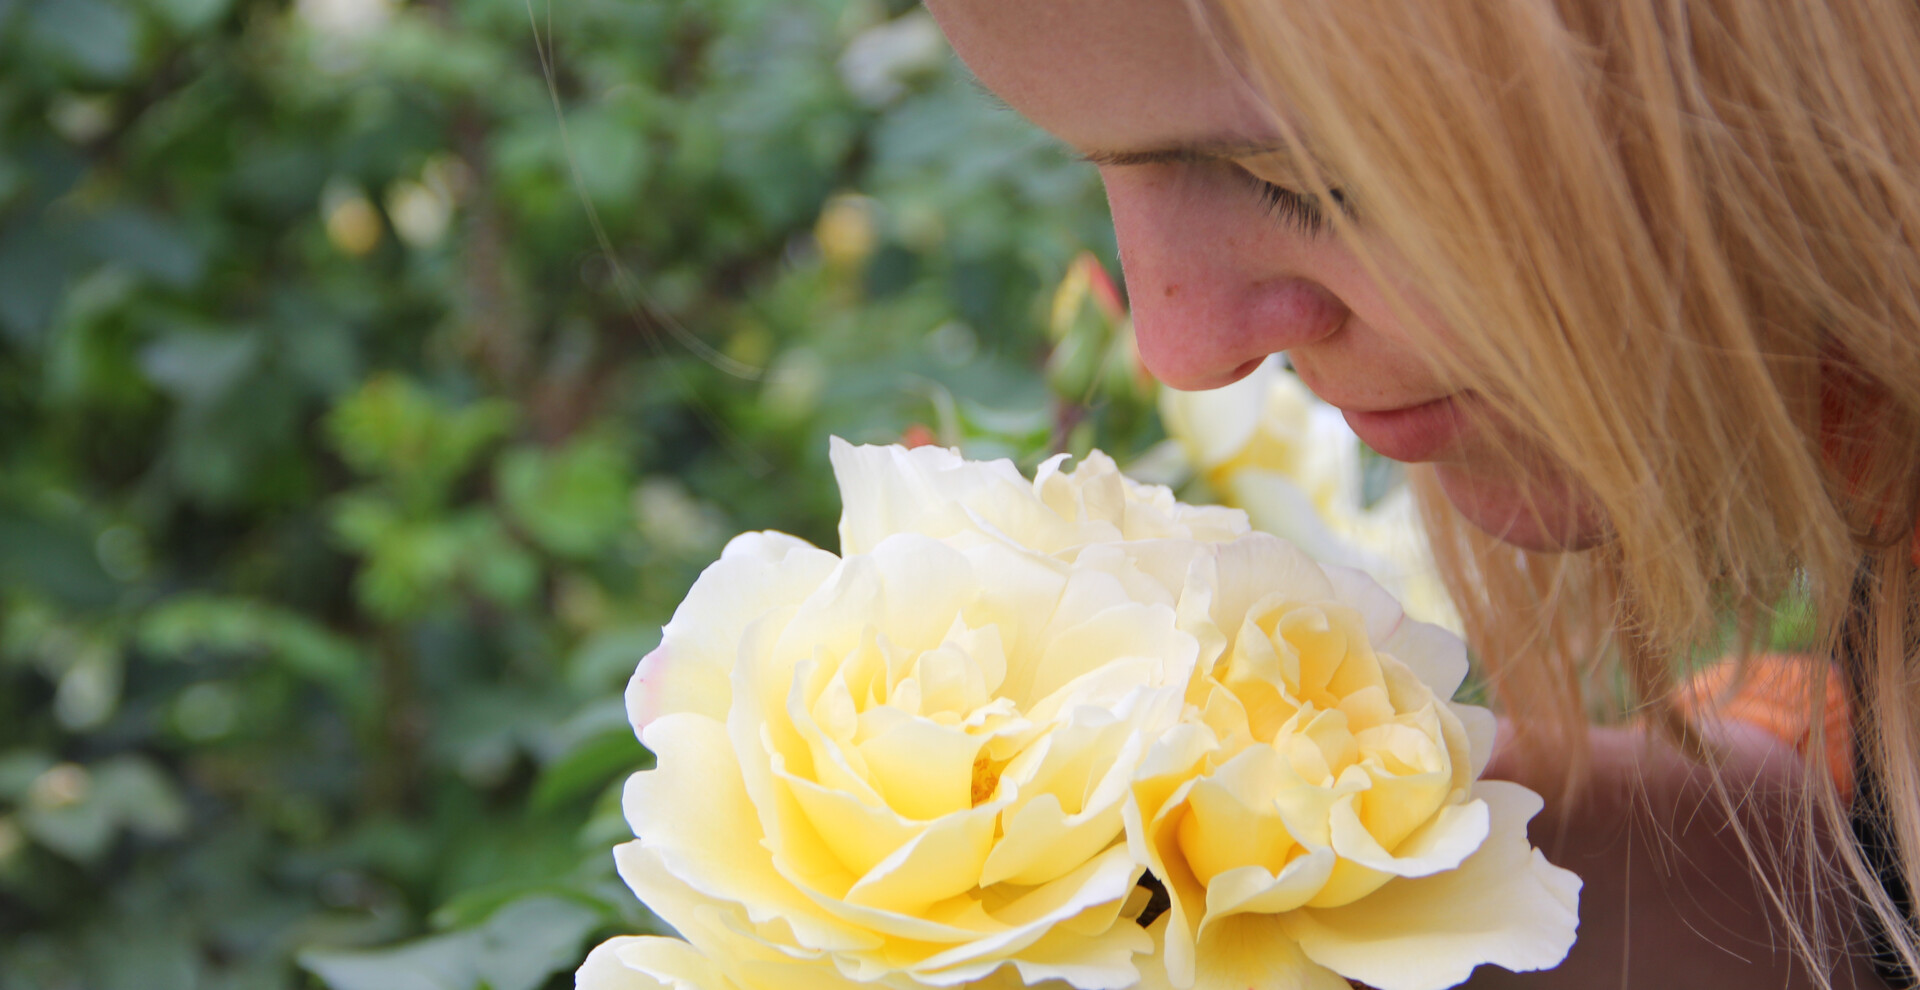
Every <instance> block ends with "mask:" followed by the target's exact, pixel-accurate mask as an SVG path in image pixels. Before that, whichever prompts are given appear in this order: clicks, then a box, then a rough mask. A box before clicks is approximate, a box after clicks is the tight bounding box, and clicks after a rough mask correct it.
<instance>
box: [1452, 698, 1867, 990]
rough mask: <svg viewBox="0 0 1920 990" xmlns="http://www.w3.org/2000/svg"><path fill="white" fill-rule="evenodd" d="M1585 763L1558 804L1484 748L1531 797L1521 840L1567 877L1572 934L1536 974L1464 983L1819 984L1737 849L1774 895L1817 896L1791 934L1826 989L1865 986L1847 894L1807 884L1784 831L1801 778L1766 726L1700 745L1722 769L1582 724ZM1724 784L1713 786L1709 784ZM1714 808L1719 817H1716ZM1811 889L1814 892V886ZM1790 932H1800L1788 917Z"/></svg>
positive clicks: (1653, 742)
mask: <svg viewBox="0 0 1920 990" xmlns="http://www.w3.org/2000/svg"><path fill="white" fill-rule="evenodd" d="M1590 738H1591V741H1592V745H1593V772H1592V775H1591V779H1590V780H1589V781H1588V782H1587V783H1586V784H1585V785H1584V786H1582V787H1581V788H1580V789H1579V790H1578V791H1577V792H1576V793H1575V795H1574V796H1573V798H1572V799H1571V800H1568V799H1566V798H1563V797H1561V796H1560V794H1561V792H1562V791H1563V789H1564V788H1563V786H1562V785H1563V783H1564V779H1563V778H1561V779H1556V778H1555V777H1554V776H1553V774H1552V771H1551V770H1548V769H1545V768H1541V767H1539V766H1537V765H1531V766H1523V765H1522V763H1521V761H1519V760H1517V759H1514V758H1513V755H1512V754H1508V753H1497V754H1496V756H1495V759H1494V763H1493V765H1492V766H1491V767H1489V769H1488V772H1487V775H1488V776H1489V777H1503V776H1504V777H1507V778H1509V779H1516V780H1518V781H1519V782H1521V783H1524V784H1527V785H1528V786H1530V787H1532V788H1534V789H1535V790H1537V791H1540V792H1541V793H1542V794H1543V795H1545V796H1546V797H1547V807H1546V810H1545V811H1544V812H1542V813H1541V815H1540V817H1539V818H1537V819H1535V820H1534V822H1533V826H1532V831H1531V834H1532V837H1533V840H1534V842H1535V844H1536V845H1538V846H1539V847H1540V848H1541V849H1542V850H1543V851H1544V852H1545V853H1546V854H1547V856H1548V858H1549V859H1551V860H1553V862H1555V863H1557V864H1559V865H1561V866H1564V867H1566V868H1568V869H1570V870H1573V871H1574V872H1575V873H1578V874H1579V875H1580V877H1581V879H1582V880H1583V882H1584V884H1585V886H1584V888H1583V889H1582V891H1581V898H1580V940H1579V941H1578V942H1576V943H1575V944H1574V947H1573V951H1572V953H1571V954H1570V955H1569V956H1568V957H1567V961H1566V962H1565V963H1563V964H1562V965H1561V966H1560V967H1559V968H1558V969H1556V970H1554V971H1552V972H1549V973H1534V974H1524V975H1515V974H1511V973H1506V972H1501V971H1495V970H1492V969H1490V968H1483V969H1482V970H1481V971H1480V973H1478V974H1476V976H1475V978H1474V980H1473V981H1472V982H1471V983H1469V984H1468V986H1470V987H1475V988H1501V987H1552V988H1555V990H1563V988H1564V990H1579V988H1588V987H1592V988H1606V990H1617V988H1620V987H1632V988H1634V990H1664V988H1674V990H1681V988H1685V990H1713V988H1720V987H1725V988H1730V990H1731V988H1739V990H1757V988H1769V987H1778V988H1799V987H1818V986H1821V985H1822V983H1821V981H1820V980H1819V979H1817V978H1815V977H1814V976H1813V975H1812V973H1811V972H1810V970H1809V968H1808V966H1807V965H1806V964H1805V963H1803V962H1801V961H1800V959H1799V958H1798V957H1797V956H1796V955H1795V953H1794V951H1793V941H1792V937H1793V936H1792V935H1791V933H1790V932H1789V931H1788V929H1787V927H1786V926H1785V925H1783V924H1782V923H1781V920H1780V916H1779V912H1778V911H1777V910H1775V909H1774V908H1773V906H1772V904H1773V901H1772V897H1773V896H1774V895H1773V894H1770V893H1769V891H1768V889H1767V885H1766V884H1765V883H1763V882H1762V879H1761V877H1760V876H1759V875H1758V874H1756V871H1755V870H1754V868H1753V866H1752V861H1753V859H1752V857H1751V856H1750V855H1749V853H1750V852H1751V853H1752V854H1753V856H1757V857H1758V858H1759V859H1760V860H1761V861H1762V862H1767V863H1773V864H1777V865H1776V866H1775V868H1774V869H1772V870H1771V871H1770V872H1771V873H1772V875H1773V881H1774V883H1775V885H1776V892H1777V894H1778V895H1779V896H1781V897H1784V898H1786V899H1787V903H1792V904H1796V905H1806V904H1809V903H1815V902H1817V903H1819V904H1820V905H1821V915H1822V924H1821V925H1820V927H1819V928H1818V929H1813V930H1807V931H1806V937H1808V938H1810V939H1811V940H1812V941H1811V942H1810V943H1809V944H1811V945H1813V946H1814V947H1815V951H1816V954H1818V955H1819V956H1820V957H1821V958H1822V959H1823V960H1824V963H1823V966H1822V968H1823V969H1824V970H1825V972H1826V973H1829V974H1831V976H1830V977H1829V979H1830V980H1831V983H1830V984H1829V985H1831V986H1833V987H1836V988H1859V990H1880V988H1881V987H1883V986H1884V984H1882V983H1881V982H1880V980H1879V978H1878V977H1877V976H1875V975H1874V973H1873V970H1872V967H1871V966H1870V965H1868V964H1867V963H1866V961H1865V960H1864V959H1863V958H1860V956H1859V954H1858V953H1856V952H1850V951H1848V949H1849V946H1850V945H1854V944H1857V943H1858V942H1859V941H1860V938H1861V936H1860V932H1859V930H1858V927H1857V925H1855V923H1854V918H1853V913H1852V908H1851V901H1850V900H1849V899H1848V898H1847V897H1846V896H1844V895H1843V894H1841V893H1840V892H1838V891H1836V890H1834V889H1831V883H1832V882H1831V881H1830V880H1821V881H1816V880H1814V879H1813V878H1812V875H1811V874H1810V872H1809V871H1808V869H1807V860H1806V859H1805V858H1804V855H1803V852H1802V850H1803V848H1804V843H1803V842H1801V841H1800V840H1799V839H1798V838H1796V837H1795V836H1794V829H1793V828H1792V827H1791V826H1792V822H1793V821H1794V816H1795V815H1797V813H1798V812H1797V807H1798V799H1799V798H1800V796H1801V795H1800V790H1799V789H1800V788H1801V787H1803V786H1804V781H1805V778H1804V773H1805V771H1804V770H1803V768H1802V764H1801V761H1800V758H1799V756H1798V755H1797V754H1795V753H1794V752H1793V751H1792V750H1791V749H1790V748H1789V747H1787V746H1785V745H1784V744H1781V743H1779V742H1777V741H1775V740H1774V739H1773V737H1771V736H1769V735H1768V734H1766V733H1765V732H1762V731H1759V730H1752V729H1746V728H1743V727H1738V726H1736V727H1731V728H1728V729H1726V730H1724V731H1723V732H1721V733H1720V734H1719V735H1718V736H1717V737H1716V739H1715V742H1716V743H1718V744H1719V745H1720V746H1721V747H1723V750H1724V753H1725V755H1726V762H1725V765H1724V767H1723V768H1722V771H1721V776H1720V778H1719V780H1718V782H1717V783H1716V781H1715V779H1714V775H1713V772H1712V771H1710V770H1708V769H1707V768H1705V767H1703V766H1700V765H1698V764H1696V763H1693V762H1691V761H1689V760H1688V759H1686V758H1685V757H1684V756H1682V755H1681V754H1680V753H1679V752H1677V751H1676V750H1675V749H1674V748H1673V747H1672V746H1670V745H1669V744H1667V743H1666V742H1664V741H1662V740H1659V739H1657V738H1654V737H1653V736H1652V735H1651V734H1649V733H1647V732H1644V731H1639V730H1629V729H1608V728H1594V729H1592V730H1591V734H1590ZM1722 789H1724V793H1722ZM1729 808H1731V809H1732V810H1731V811H1730V810H1729ZM1817 883H1825V884H1826V885H1827V888H1826V889H1816V884H1817ZM1803 929H1805V926H1803Z"/></svg>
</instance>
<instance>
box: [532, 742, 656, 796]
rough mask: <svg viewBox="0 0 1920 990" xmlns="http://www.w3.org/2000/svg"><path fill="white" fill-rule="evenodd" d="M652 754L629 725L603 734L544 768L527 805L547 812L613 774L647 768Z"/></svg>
mask: <svg viewBox="0 0 1920 990" xmlns="http://www.w3.org/2000/svg"><path fill="white" fill-rule="evenodd" d="M649 755H650V754H648V753H647V750H646V747H644V746H642V745H640V740H638V739H636V738H634V735H633V730H632V729H631V728H629V727H627V726H624V725H623V726H621V727H620V728H618V729H615V730H613V731H611V732H604V733H601V734H600V735H598V736H595V737H593V738H591V739H588V740H586V741H585V742H582V743H581V744H580V745H578V746H575V747H574V748H573V749H572V750H570V751H568V752H567V753H566V754H565V755H563V756H561V757H560V758H559V759H557V760H555V761H553V762H552V763H549V764H547V765H546V766H545V767H544V768H542V769H541V771H540V778H539V780H538V781H536V782H535V783H534V785H533V796H532V797H531V798H529V799H528V804H529V805H530V806H531V807H532V808H533V810H534V811H536V812H548V811H552V810H554V809H555V808H558V807H560V806H561V805H564V804H567V803H568V802H570V801H574V800H577V799H580V798H583V797H586V796H587V795H590V794H596V793H598V792H599V790H600V789H601V788H602V787H605V786H606V784H607V782H608V781H609V780H612V779H613V778H614V777H616V776H619V775H623V774H626V773H631V772H632V771H635V770H644V769H646V768H647V766H648V765H650V764H651V762H652V761H651V759H649Z"/></svg>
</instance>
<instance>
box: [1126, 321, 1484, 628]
mask: <svg viewBox="0 0 1920 990" xmlns="http://www.w3.org/2000/svg"><path fill="white" fill-rule="evenodd" d="M1160 418H1161V420H1162V422H1164V423H1165V424H1166V428H1167V434H1168V436H1169V437H1170V438H1171V439H1172V443H1171V444H1170V446H1173V447H1177V449H1178V451H1179V454H1180V456H1179V457H1175V458H1174V460H1176V461H1179V460H1184V461H1185V463H1186V466H1187V467H1188V468H1189V469H1190V470H1191V471H1192V472H1193V474H1195V475H1197V476H1198V477H1200V478H1201V479H1203V480H1204V481H1205V482H1206V485H1207V488H1208V489H1209V490H1210V491H1211V492H1212V493H1213V494H1214V496H1215V497H1217V498H1219V499H1220V500H1221V501H1222V502H1224V503H1226V504H1227V505H1231V506H1234V507H1235V508H1239V509H1242V510H1245V511H1246V513H1247V515H1248V516H1249V517H1250V518H1251V520H1252V522H1253V526H1254V528H1256V529H1259V530H1262V531H1264V532H1268V533H1272V534H1274V535H1276V536H1280V537H1282V538H1284V539H1286V540H1288V541H1290V542H1292V543H1293V544H1295V545H1296V546H1298V547H1300V548H1301V549H1302V550H1305V551H1306V552H1307V554H1308V555H1309V556H1311V557H1313V558H1314V559H1315V560H1318V561H1320V562H1322V563H1328V564H1336V565H1339V566H1342V567H1352V568H1356V569H1359V570H1362V571H1365V572H1367V573H1368V574H1369V575H1371V576H1372V577H1373V578H1374V580H1377V581H1379V582H1380V583H1381V584H1383V585H1385V586H1386V587H1387V588H1388V589H1389V590H1391V591H1392V592H1393V594H1394V595H1395V596H1396V597H1398V598H1399V599H1400V600H1401V601H1402V602H1403V603H1404V604H1405V605H1406V607H1407V610H1408V611H1409V612H1411V613H1413V614H1414V615H1416V616H1418V617H1419V618H1421V619H1423V620H1425V621H1428V622H1434V623H1438V624H1440V625H1443V626H1446V627H1447V628H1449V629H1453V630H1456V631H1457V630H1458V629H1459V628H1460V618H1459V614H1458V613H1457V612H1456V611H1455V610H1454V607H1453V601H1452V598H1451V597H1450V596H1449V595H1448V594H1447V590H1446V586H1445V585H1444V584H1442V583H1441V581H1440V575H1439V572H1438V571H1437V570H1436V569H1435V568H1434V565H1433V558H1432V555H1431V554H1430V553H1429V551H1428V549H1427V544H1426V538H1425V534H1424V531H1423V529H1422V527H1421V524H1420V519H1419V513H1418V511H1417V510H1416V508H1415V506H1414V503H1413V493H1412V492H1411V491H1410V490H1409V489H1407V488H1406V487H1405V486H1400V487H1397V488H1395V489H1394V490H1392V491H1390V492H1388V493H1387V494H1386V495H1385V496H1384V497H1382V498H1381V499H1380V500H1379V501H1378V502H1376V503H1375V504H1373V505H1371V506H1369V505H1367V504H1365V499H1364V498H1363V497H1362V488H1363V486H1362V483H1361V473H1362V470H1361V461H1360V447H1361V444H1360V438H1359V437H1358V436H1355V435H1354V432H1353V430H1352V428H1350V427H1348V426H1347V422H1346V419H1345V418H1344V417H1343V416H1341V414H1340V410H1338V409H1335V408H1334V407H1332V406H1330V405H1328V404H1326V403H1324V402H1322V401H1320V400H1319V398H1317V397H1316V396H1314V394H1313V393H1312V392H1309V391H1308V390H1307V388H1306V386H1305V385H1302V384H1301V383H1300V379H1299V378H1298V377H1296V376H1295V375H1294V374H1293V372H1291V371H1288V370H1287V369H1286V366H1285V365H1284V364H1283V363H1282V361H1281V359H1280V358H1279V356H1278V355H1276V356H1274V357H1272V358H1270V359H1268V360H1267V361H1266V363H1264V364H1262V365H1261V366H1260V367H1259V368H1258V369H1257V370H1255V371H1254V372H1253V373H1252V374H1250V375H1248V376H1247V377H1245V378H1242V379H1241V380H1239V381H1237V382H1234V383H1233V384H1231V385H1228V386H1226V387H1224V388H1218V389H1214V390H1212V391H1208V392H1179V391H1175V390H1173V389H1162V390H1161V392H1160ZM1166 456H1167V455H1165V454H1162V455H1161V457H1162V459H1165V458H1166Z"/></svg>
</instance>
